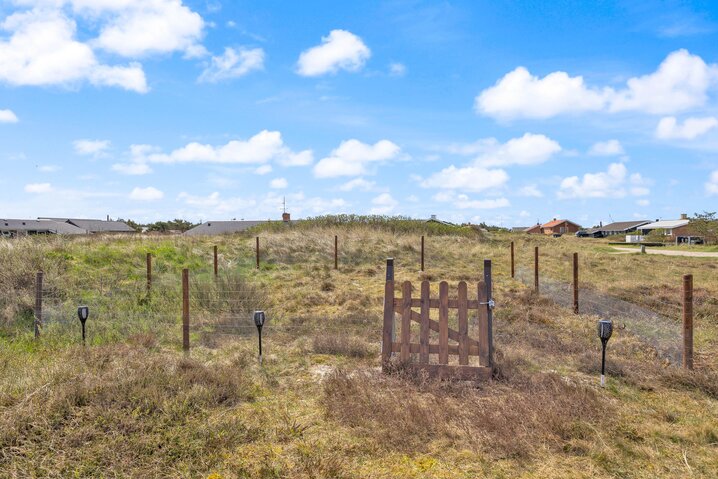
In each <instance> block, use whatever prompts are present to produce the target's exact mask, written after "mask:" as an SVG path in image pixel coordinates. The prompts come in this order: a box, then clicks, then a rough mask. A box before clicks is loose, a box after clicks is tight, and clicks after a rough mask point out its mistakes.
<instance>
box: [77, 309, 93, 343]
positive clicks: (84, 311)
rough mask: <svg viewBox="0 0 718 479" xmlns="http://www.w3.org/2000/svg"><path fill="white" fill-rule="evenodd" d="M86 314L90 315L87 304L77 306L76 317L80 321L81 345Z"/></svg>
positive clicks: (83, 340)
mask: <svg viewBox="0 0 718 479" xmlns="http://www.w3.org/2000/svg"><path fill="white" fill-rule="evenodd" d="M88 316H90V308H88V307H87V306H80V307H79V308H77V317H78V318H79V319H80V322H81V323H82V345H83V346H84V345H85V321H87V318H88Z"/></svg>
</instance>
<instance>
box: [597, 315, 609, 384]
mask: <svg viewBox="0 0 718 479" xmlns="http://www.w3.org/2000/svg"><path fill="white" fill-rule="evenodd" d="M612 333H613V323H611V321H608V320H606V319H603V320H601V321H599V322H598V337H599V338H600V339H601V345H602V346H603V351H602V352H601V387H604V386H605V384H606V344H607V343H608V340H609V339H611V334H612Z"/></svg>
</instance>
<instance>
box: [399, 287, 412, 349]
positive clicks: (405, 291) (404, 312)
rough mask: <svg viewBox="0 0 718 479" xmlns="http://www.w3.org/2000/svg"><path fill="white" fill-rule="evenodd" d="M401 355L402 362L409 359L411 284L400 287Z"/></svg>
mask: <svg viewBox="0 0 718 479" xmlns="http://www.w3.org/2000/svg"><path fill="white" fill-rule="evenodd" d="M401 301H402V304H401V354H400V356H399V357H400V358H401V361H402V362H407V361H409V359H411V350H410V348H411V345H410V343H411V282H410V281H404V283H403V284H402V285H401Z"/></svg>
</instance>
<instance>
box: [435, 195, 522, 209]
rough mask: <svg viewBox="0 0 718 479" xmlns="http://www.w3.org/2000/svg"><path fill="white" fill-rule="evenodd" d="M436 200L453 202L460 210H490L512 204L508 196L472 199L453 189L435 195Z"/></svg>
mask: <svg viewBox="0 0 718 479" xmlns="http://www.w3.org/2000/svg"><path fill="white" fill-rule="evenodd" d="M433 198H434V200H435V201H438V202H441V203H452V204H453V206H454V208H457V209H460V210H467V209H475V210H476V209H478V210H488V209H496V208H505V207H507V206H511V203H510V202H509V200H508V199H506V198H491V199H484V200H472V199H470V198H469V197H468V195H465V194H456V193H455V192H453V191H440V192H439V193H437V194H435V195H434V197H433Z"/></svg>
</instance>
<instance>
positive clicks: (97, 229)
mask: <svg viewBox="0 0 718 479" xmlns="http://www.w3.org/2000/svg"><path fill="white" fill-rule="evenodd" d="M40 219H41V220H51V221H57V222H61V223H67V224H70V225H73V226H77V227H78V228H82V229H83V230H85V231H86V232H88V233H93V234H94V233H99V234H104V233H137V231H136V230H135V229H134V228H133V227H131V226H130V225H128V224H127V223H125V222H124V221H112V220H110V217H109V216H108V217H107V219H106V220H94V219H81V218H40Z"/></svg>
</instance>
